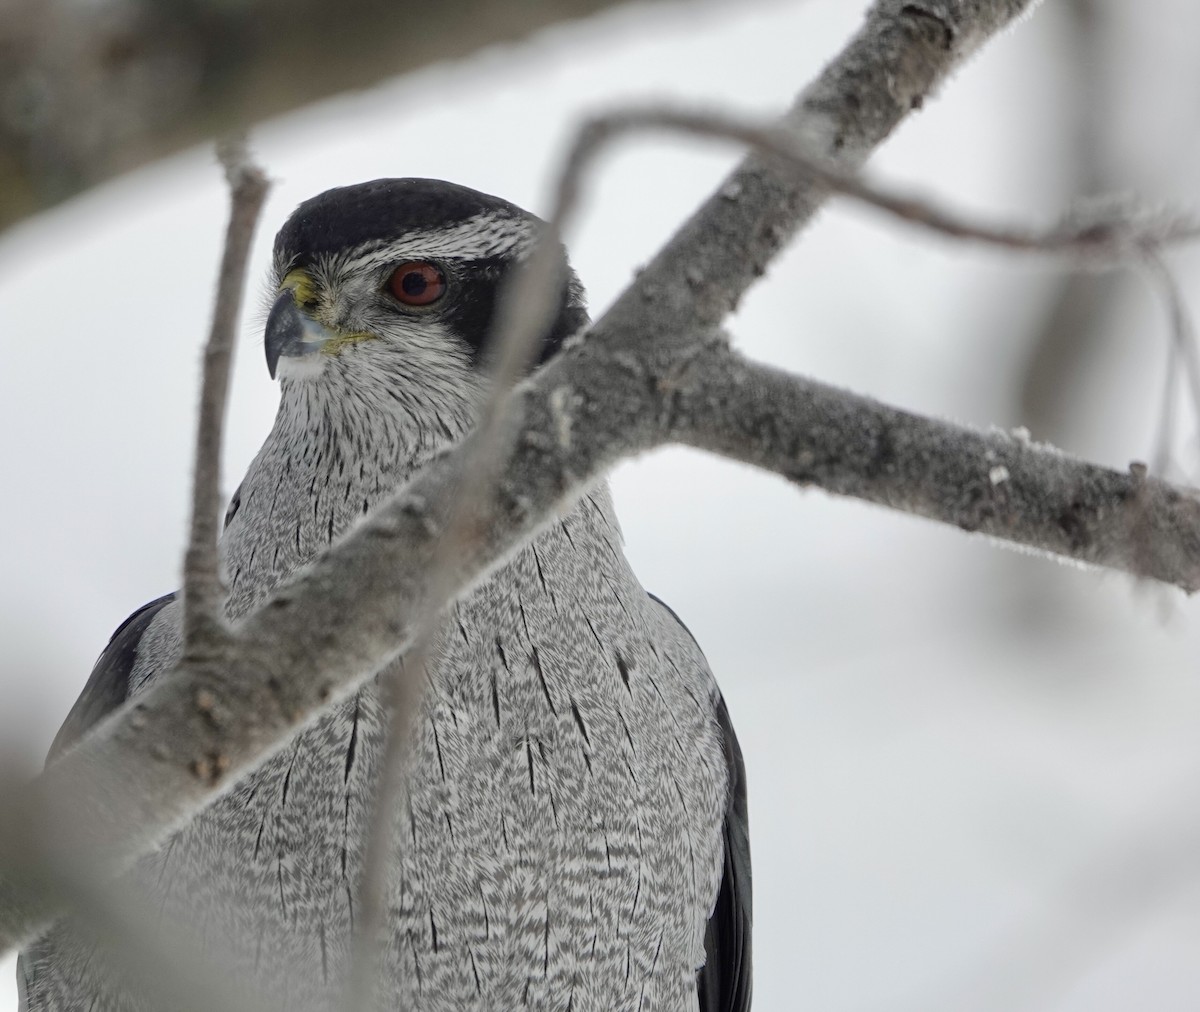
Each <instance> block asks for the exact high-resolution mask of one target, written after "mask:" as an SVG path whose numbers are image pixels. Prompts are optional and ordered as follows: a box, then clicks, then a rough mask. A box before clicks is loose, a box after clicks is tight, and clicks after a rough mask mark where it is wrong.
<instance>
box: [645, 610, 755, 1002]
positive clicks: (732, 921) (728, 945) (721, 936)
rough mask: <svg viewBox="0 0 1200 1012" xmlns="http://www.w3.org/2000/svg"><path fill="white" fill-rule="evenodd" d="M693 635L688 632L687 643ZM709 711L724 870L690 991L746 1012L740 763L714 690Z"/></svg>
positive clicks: (747, 904) (749, 917) (746, 896)
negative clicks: (713, 721)
mask: <svg viewBox="0 0 1200 1012" xmlns="http://www.w3.org/2000/svg"><path fill="white" fill-rule="evenodd" d="M650 598H651V599H652V600H653V601H656V602H657V603H658V604H660V605H662V606H663V607H664V608H665V609H666V610H667V611H668V612H670V614H671V617H672V618H674V619H675V621H676V622H679V625H680V626H681V627H682V628H683V631H684V632H686V633H687V634H688V635H689V636H691V635H692V634H691V630H689V629H688V627H687V626H686V625H684V624H683V622H682V621H680V618H679V616H678V615H676V614H675V612H674V611H673V610H672V608H671V606H670V605H668V604H667V603H666V602H664V601H661V600H659V598H657V597H655V596H654V595H653V594H651V595H650ZM695 639H696V638H695V637H694V636H692V641H693V642H695ZM697 646H699V644H697ZM714 715H715V716H716V718H717V724H718V725H719V726H720V728H721V737H722V739H723V741H724V743H725V766H726V768H727V769H728V771H729V795H728V800H727V801H726V807H725V823H724V825H723V827H722V831H721V836H722V839H723V841H724V844H725V868H724V872H723V874H722V876H721V887H720V889H719V891H718V892H717V903H716V906H715V907H713V912H712V914H711V915H710V916H709V919H708V927H707V929H706V930H705V932H704V954H705V959H704V966H703V967H701V969H700V973H699V975H698V977H697V979H696V990H697V993H698V995H699V998H700V1012H748V1010H749V1008H750V992H751V986H750V985H751V972H750V971H751V959H750V954H751V948H750V933H751V931H750V929H751V925H752V923H753V921H754V909H753V901H752V891H751V881H750V821H749V817H748V813H747V808H746V765H745V763H744V762H743V760H742V749H741V746H740V745H739V744H738V740H737V735H736V734H734V731H733V724H732V722H731V721H730V720H729V710H728V709H726V707H725V700H724V699H723V698H722V697H721V696H720V695H719V694H718V695H717V699H716V712H715V714H714Z"/></svg>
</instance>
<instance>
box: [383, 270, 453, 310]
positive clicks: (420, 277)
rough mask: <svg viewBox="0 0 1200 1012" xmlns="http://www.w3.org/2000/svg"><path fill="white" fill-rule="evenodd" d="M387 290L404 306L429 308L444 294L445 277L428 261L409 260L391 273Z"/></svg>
mask: <svg viewBox="0 0 1200 1012" xmlns="http://www.w3.org/2000/svg"><path fill="white" fill-rule="evenodd" d="M388 290H389V291H390V292H391V293H392V294H393V295H394V296H396V298H397V299H399V300H400V301H401V302H403V303H404V304H405V305H406V306H429V305H432V304H433V303H435V302H437V300H438V299H440V298H441V297H442V296H443V295H445V294H446V275H445V273H444V272H443V271H442V269H441V268H440V267H435V266H434V265H433V264H431V263H430V262H429V261H428V260H409V261H408V262H407V263H402V264H401V265H400V266H399V267H397V268H396V269H395V270H394V271H392V276H391V277H390V278H388Z"/></svg>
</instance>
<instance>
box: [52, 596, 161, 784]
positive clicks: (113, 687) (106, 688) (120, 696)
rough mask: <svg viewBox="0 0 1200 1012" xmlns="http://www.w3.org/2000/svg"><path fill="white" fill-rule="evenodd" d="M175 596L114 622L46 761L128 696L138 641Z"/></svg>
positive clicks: (74, 740) (153, 603)
mask: <svg viewBox="0 0 1200 1012" xmlns="http://www.w3.org/2000/svg"><path fill="white" fill-rule="evenodd" d="M174 600H175V594H174V593H171V594H164V595H163V596H162V597H160V598H158V599H157V600H154V601H151V602H150V603H149V604H144V605H142V606H141V607H140V608H139V609H138V610H137V611H135V612H134V613H133V614H132V615H130V616H129V618H127V619H126V620H125V621H124V622H122V623H121V624H120V625H119V626H117V631H116V632H115V633H113V634H112V639H110V640H109V641H108V646H106V647H105V648H104V652H103V653H102V654H101V655H100V657H99V658H98V659H97V661H96V665H95V667H93V668H92V674H91V676H90V677H89V678H88V680H87V684H86V685H85V686H84V687H83V692H81V693H80V694H79V698H78V699H77V700H75V705H74V706H72V707H71V712H70V713H68V714H67V719H66V720H64V721H63V726H62V727H60V728H59V729H58V734H56V735H55V736H54V742H53V743H52V744H51V746H50V754H49V755H48V756H47V757H46V761H47V762H50V761H51V760H53V759H55V758H57V757H58V756H59V755H60V754H61V753H62V752H64V751H65V750H66V749H67V748H69V747H70V746H71V745H73V744H74V743H75V742H77V741H78V740H79V739H80V738H82V737H83V736H84V734H86V733H87V731H88V730H89V729H90V728H91V727H92V725H93V724H96V723H98V722H99V721H100V720H101V719H102V718H103V717H105V716H107V715H108V714H109V713H111V712H112V711H113V710H115V709H116V708H117V707H118V706H120V705H121V704H122V703H124V702H125V700H126V699H128V698H129V676H130V675H131V674H132V673H133V665H134V662H135V661H136V660H137V650H138V644H139V643H141V640H142V636H143V635H144V634H145V632H146V630H147V629H148V628H149V627H150V623H151V622H152V621H154V616H155V615H157V614H158V613H159V612H160V611H162V610H163V608H165V607H166V606H167V605H168V604H170V603H171V602H172V601H174Z"/></svg>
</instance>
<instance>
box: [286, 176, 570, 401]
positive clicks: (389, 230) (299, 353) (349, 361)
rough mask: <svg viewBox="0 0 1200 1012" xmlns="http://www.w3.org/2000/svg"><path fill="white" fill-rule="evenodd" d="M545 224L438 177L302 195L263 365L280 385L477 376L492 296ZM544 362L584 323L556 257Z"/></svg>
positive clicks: (458, 380) (454, 380) (467, 380)
mask: <svg viewBox="0 0 1200 1012" xmlns="http://www.w3.org/2000/svg"><path fill="white" fill-rule="evenodd" d="M542 226H543V223H542V222H541V220H540V219H538V218H536V217H535V216H534V215H532V214H530V213H529V212H527V211H525V210H522V209H521V208H519V207H517V206H516V205H514V204H510V203H509V202H508V201H505V200H501V199H500V198H499V197H492V196H489V195H487V194H484V193H479V192H477V191H475V190H471V189H468V188H467V187H464V186H457V185H455V184H453V183H447V182H444V181H442V180H437V179H376V180H374V181H372V182H369V183H359V184H356V185H354V186H341V187H337V188H336V189H332V190H326V191H325V192H324V193H322V194H320V195H319V196H316V197H313V198H312V199H311V200H306V201H305V202H304V203H303V204H301V205H300V206H299V207H298V208H297V209H296V210H295V212H294V213H293V214H292V216H291V217H290V218H289V219H288V220H287V222H286V223H285V224H284V226H283V228H281V229H280V230H279V234H278V235H277V236H276V238H275V251H274V258H273V264H272V283H273V293H274V294H273V296H272V298H273V305H272V308H271V310H270V315H269V316H268V318H267V326H266V353H267V367H268V369H270V371H271V375H272V376H273V377H274V376H275V375H276V372H278V374H279V377H280V380H281V382H282V383H283V384H284V387H285V389H286V387H287V386H289V385H290V384H309V383H318V384H321V383H323V382H324V383H335V384H337V385H338V386H339V387H344V389H345V390H346V392H347V393H350V392H352V391H353V390H354V389H355V388H356V387H357V388H359V390H360V391H363V390H364V388H374V387H376V386H378V385H380V384H382V385H384V386H386V385H389V384H390V385H395V384H401V385H403V386H404V387H406V388H408V389H410V390H411V389H412V388H414V387H421V386H422V385H423V384H433V385H435V386H436V387H438V388H444V387H448V388H450V389H453V388H454V387H455V386H456V385H459V386H460V387H461V388H462V389H464V390H466V389H470V388H474V387H476V386H477V384H478V382H479V377H478V374H479V371H480V366H481V364H482V362H483V360H484V358H485V357H486V351H487V342H488V338H489V336H490V334H491V330H492V321H493V317H494V316H495V313H496V308H497V305H498V300H499V297H500V295H501V293H502V291H503V288H504V285H505V284H506V282H507V281H508V280H509V278H510V275H511V273H512V271H513V269H514V267H516V265H517V264H518V263H520V261H521V260H523V259H524V258H525V257H526V256H528V254H529V253H530V252H531V250H532V248H533V244H534V243H535V242H536V240H537V238H538V235H539V232H540V229H541V228H542ZM563 267H564V270H563V277H564V278H565V279H566V280H565V282H564V284H563V287H562V289H561V291H560V292H559V293H558V294H557V295H556V309H557V312H556V315H555V319H554V322H553V324H552V325H551V327H550V328H549V330H548V331H547V332H546V333H545V334H544V335H543V338H542V342H541V347H540V355H539V361H544V360H545V359H546V358H548V357H549V356H550V355H552V354H553V353H554V352H555V350H556V349H557V348H558V347H559V346H560V345H561V344H562V342H563V340H564V339H565V338H567V337H569V336H570V335H571V334H573V333H574V332H576V331H577V330H579V329H580V328H581V327H582V326H583V325H584V324H585V323H586V322H587V316H586V310H585V307H584V302H583V290H582V288H581V287H580V285H579V283H578V281H577V280H576V279H575V277H574V275H573V274H572V273H571V272H570V270H569V268H567V267H566V264H565V257H564V264H563Z"/></svg>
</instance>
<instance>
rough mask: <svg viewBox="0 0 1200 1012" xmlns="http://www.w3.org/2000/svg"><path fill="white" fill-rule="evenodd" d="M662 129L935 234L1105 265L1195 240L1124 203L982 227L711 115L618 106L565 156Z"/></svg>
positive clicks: (802, 148)
mask: <svg viewBox="0 0 1200 1012" xmlns="http://www.w3.org/2000/svg"><path fill="white" fill-rule="evenodd" d="M663 130H667V131H674V132H678V133H684V134H690V135H692V136H696V137H707V138H720V139H726V140H733V141H740V142H741V143H743V144H746V145H748V146H749V147H751V148H754V149H756V150H759V151H762V152H766V153H769V154H772V155H775V156H777V157H779V158H781V159H784V160H785V161H786V162H787V163H788V164H790V165H791V166H793V167H794V168H795V169H796V170H797V171H799V172H802V173H804V174H805V175H807V176H810V177H811V178H812V179H813V181H814V182H816V183H818V184H820V185H821V186H822V187H825V188H826V189H828V190H830V191H831V192H833V193H836V194H840V195H841V196H844V197H850V198H852V199H854V200H857V201H859V202H861V203H863V204H866V205H868V206H870V207H874V208H876V209H877V210H880V211H883V212H885V213H887V214H889V215H891V216H892V217H895V218H898V219H900V220H902V221H906V222H908V223H910V224H913V225H919V226H921V227H922V228H926V229H929V230H931V231H933V232H936V233H938V234H940V235H944V236H948V237H950V238H955V239H966V240H973V241H975V242H981V243H985V244H987V245H991V246H996V247H999V248H1001V249H1006V250H1010V251H1012V252H1018V253H1039V254H1046V255H1052V256H1064V257H1067V258H1069V259H1071V260H1072V261H1075V262H1076V263H1079V264H1084V265H1089V266H1095V267H1107V266H1111V265H1112V264H1114V263H1125V264H1128V263H1130V262H1132V261H1133V260H1135V259H1137V258H1138V257H1140V256H1142V255H1143V254H1144V252H1145V250H1147V249H1159V248H1162V247H1165V246H1171V245H1177V244H1180V243H1185V242H1192V241H1194V240H1195V239H1197V238H1200V220H1197V219H1195V218H1191V217H1188V216H1186V215H1185V214H1183V213H1168V212H1162V211H1159V212H1154V213H1151V212H1149V211H1147V210H1145V209H1142V208H1139V207H1138V206H1137V205H1131V204H1129V202H1128V201H1100V200H1089V201H1087V202H1086V203H1081V204H1080V206H1079V207H1078V208H1076V209H1075V210H1073V211H1072V212H1070V213H1069V214H1067V215H1065V216H1064V219H1063V221H1062V222H1061V223H1060V224H1058V225H1055V226H1052V227H1050V228H1037V227H1035V226H1026V225H1012V224H989V223H987V222H983V221H980V220H978V219H974V218H970V217H968V216H966V215H962V214H959V213H957V212H955V211H951V210H949V209H947V208H944V207H940V206H939V205H937V204H935V203H933V202H932V201H928V200H923V199H922V198H920V197H916V196H913V195H911V194H905V193H902V192H900V191H899V190H894V189H890V188H888V187H885V186H882V185H880V184H878V183H870V182H867V181H866V180H864V179H862V178H861V177H859V176H857V175H853V174H850V173H847V172H844V171H842V170H841V169H840V168H838V167H837V166H835V165H832V164H831V163H829V162H828V161H826V160H824V159H823V158H821V157H820V156H818V155H816V154H814V153H813V152H812V151H811V150H810V149H809V148H807V147H806V145H805V142H804V140H803V138H801V137H797V136H796V135H795V134H794V133H792V132H791V131H789V130H787V129H786V128H784V127H779V126H776V125H774V124H763V123H755V122H753V121H750V120H747V119H743V118H741V117H737V116H732V115H728V114H723V113H715V112H711V111H700V110H684V109H662V108H650V109H625V110H620V111H617V112H612V113H607V114H604V115H601V116H597V117H595V118H594V119H593V120H591V121H590V122H589V123H587V124H586V125H585V126H584V127H583V129H582V130H581V132H580V137H579V141H578V142H577V145H576V147H575V149H574V151H573V154H572V157H573V158H576V159H578V160H579V161H580V162H588V161H590V160H591V159H592V158H594V157H595V152H596V150H598V149H599V148H600V147H601V146H603V145H605V144H608V143H611V142H612V141H613V140H615V139H617V138H619V137H621V136H623V135H626V134H631V133H641V132H646V131H663Z"/></svg>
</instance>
